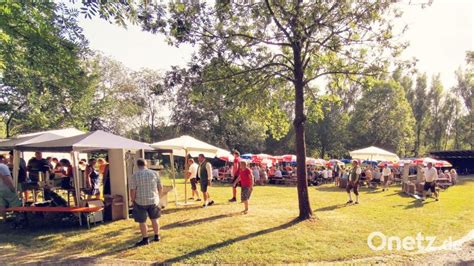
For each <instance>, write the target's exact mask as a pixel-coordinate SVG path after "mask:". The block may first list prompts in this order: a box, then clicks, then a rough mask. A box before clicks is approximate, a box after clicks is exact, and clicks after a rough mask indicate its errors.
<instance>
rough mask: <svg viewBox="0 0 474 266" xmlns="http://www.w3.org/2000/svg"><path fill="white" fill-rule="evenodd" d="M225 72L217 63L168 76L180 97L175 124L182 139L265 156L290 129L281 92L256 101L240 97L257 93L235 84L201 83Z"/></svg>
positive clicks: (276, 89) (275, 87) (169, 85)
mask: <svg viewBox="0 0 474 266" xmlns="http://www.w3.org/2000/svg"><path fill="white" fill-rule="evenodd" d="M221 71H225V69H224V70H223V69H221V68H219V67H216V64H215V62H214V61H212V62H211V63H210V64H209V65H207V66H205V67H204V68H193V69H178V68H175V69H174V70H173V71H170V72H168V74H167V79H166V82H165V86H166V87H167V90H173V89H175V90H174V91H176V94H175V99H173V102H174V105H173V106H172V109H173V114H172V118H171V119H172V122H173V123H174V124H176V125H177V127H178V129H179V131H180V133H181V134H192V135H194V136H197V137H200V138H201V139H204V140H206V141H211V142H213V143H215V144H216V145H219V146H221V147H225V148H228V149H234V148H236V149H239V150H245V151H248V152H256V153H259V152H262V151H263V149H264V140H265V137H266V136H268V135H271V136H273V137H275V138H277V139H279V138H281V137H282V136H283V135H284V134H286V133H287V131H288V128H289V123H288V115H287V113H286V112H284V111H282V110H281V109H280V103H282V102H283V100H282V99H281V98H282V95H281V90H280V88H281V86H278V85H279V84H271V83H269V84H268V86H269V87H268V91H272V92H273V93H274V94H270V93H262V94H260V95H258V97H256V95H255V94H253V93H251V94H246V93H238V92H239V91H240V90H246V89H248V90H253V89H255V88H242V87H241V86H239V84H236V83H234V82H231V81H223V80H219V81H214V82H206V83H202V82H196V80H197V79H198V77H199V76H206V77H208V78H212V77H214V76H218V75H219V74H220V72H221ZM270 87H271V88H272V89H270ZM279 90H280V91H279Z"/></svg>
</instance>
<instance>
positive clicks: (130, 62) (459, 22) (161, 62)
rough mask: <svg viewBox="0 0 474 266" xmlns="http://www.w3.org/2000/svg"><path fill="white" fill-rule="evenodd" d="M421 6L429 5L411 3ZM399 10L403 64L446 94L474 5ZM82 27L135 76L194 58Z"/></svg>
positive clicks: (104, 26)
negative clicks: (413, 62)
mask: <svg viewBox="0 0 474 266" xmlns="http://www.w3.org/2000/svg"><path fill="white" fill-rule="evenodd" d="M408 1H409V0H406V2H408ZM420 1H422V2H427V1H428V0H412V2H420ZM401 7H402V9H403V11H404V15H403V17H402V18H401V20H400V23H401V24H400V25H403V24H405V23H406V24H407V25H408V27H409V28H408V31H407V32H406V33H405V35H404V37H403V38H404V39H405V40H408V41H409V42H410V46H409V47H408V48H407V49H406V50H405V52H404V53H403V55H402V56H403V58H406V59H409V58H413V57H416V58H417V59H418V63H417V69H418V70H419V71H421V72H426V73H427V74H428V76H431V75H433V74H440V75H441V79H442V81H443V84H444V86H445V88H448V89H449V88H451V87H453V86H455V84H456V78H455V75H454V71H455V70H456V69H458V68H459V67H460V66H462V65H464V64H465V55H466V51H468V50H474V0H434V2H433V3H432V5H431V6H429V7H426V8H424V9H422V8H421V7H420V6H419V5H414V4H412V5H408V4H406V3H405V4H402V5H401ZM80 26H82V27H83V29H84V34H85V36H86V37H87V39H88V40H89V42H90V47H91V48H92V49H94V50H98V51H101V52H103V53H104V54H105V55H108V56H111V57H112V58H114V59H116V60H118V61H120V62H122V63H123V64H124V65H125V66H127V67H129V68H131V69H133V70H139V69H141V68H151V69H156V70H161V71H166V70H168V69H170V67H171V66H173V65H179V66H184V65H185V64H186V62H187V61H188V60H189V58H190V56H191V54H192V52H193V47H191V46H189V45H187V46H180V47H179V48H176V47H171V46H169V45H168V44H167V43H166V41H165V38H164V37H163V36H162V35H153V34H151V33H147V32H142V31H141V30H140V28H138V27H136V26H129V27H128V28H127V29H124V28H121V27H119V26H116V25H114V24H110V23H109V22H107V21H104V20H101V19H98V18H93V19H85V18H81V19H80Z"/></svg>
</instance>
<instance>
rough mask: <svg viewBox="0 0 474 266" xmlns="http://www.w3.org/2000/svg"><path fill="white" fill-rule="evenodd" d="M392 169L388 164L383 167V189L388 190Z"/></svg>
mask: <svg viewBox="0 0 474 266" xmlns="http://www.w3.org/2000/svg"><path fill="white" fill-rule="evenodd" d="M391 174H392V171H390V168H388V165H387V164H385V165H384V166H383V169H382V178H383V189H382V191H385V190H388V180H389V179H390V175H391Z"/></svg>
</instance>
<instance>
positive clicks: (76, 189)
mask: <svg viewBox="0 0 474 266" xmlns="http://www.w3.org/2000/svg"><path fill="white" fill-rule="evenodd" d="M71 159H72V168H73V169H74V172H73V178H74V197H75V198H76V204H77V206H74V207H79V206H80V205H81V188H80V187H79V176H80V175H79V167H78V153H77V152H75V151H72V152H71ZM79 225H80V226H82V217H81V214H80V213H79Z"/></svg>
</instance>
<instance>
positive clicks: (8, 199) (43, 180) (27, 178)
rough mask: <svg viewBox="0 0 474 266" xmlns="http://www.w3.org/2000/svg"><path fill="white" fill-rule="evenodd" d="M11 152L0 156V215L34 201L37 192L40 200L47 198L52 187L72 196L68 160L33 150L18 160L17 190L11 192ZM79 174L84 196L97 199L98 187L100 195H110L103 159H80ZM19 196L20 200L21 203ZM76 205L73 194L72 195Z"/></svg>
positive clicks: (71, 171)
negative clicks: (40, 193)
mask: <svg viewBox="0 0 474 266" xmlns="http://www.w3.org/2000/svg"><path fill="white" fill-rule="evenodd" d="M13 156H14V153H13V151H11V152H10V153H9V154H8V157H7V156H6V155H0V171H1V172H0V174H1V180H0V215H1V216H4V214H5V209H7V208H10V207H19V206H21V205H22V204H27V203H28V202H36V201H37V191H39V190H40V189H41V190H43V191H44V194H43V199H44V200H45V201H47V200H51V195H52V194H53V190H52V189H53V188H60V189H63V190H70V191H72V192H73V195H74V191H73V190H74V184H73V176H74V173H73V171H74V170H73V166H72V164H71V162H70V161H69V160H68V159H65V158H63V159H58V158H54V157H46V158H44V157H43V154H42V153H41V152H35V154H34V157H32V158H30V159H29V160H28V162H26V161H25V160H24V159H23V158H20V159H19V169H18V191H19V193H20V194H19V195H17V192H16V191H15V188H14V185H13V180H12V172H13V159H14V157H13ZM78 168H79V174H80V175H81V176H82V180H84V185H83V186H84V187H83V188H82V191H84V192H85V194H87V197H88V199H99V198H100V195H101V190H100V188H103V190H102V194H103V195H107V194H110V173H109V164H108V163H107V161H106V160H105V159H103V158H99V159H97V160H96V159H89V160H86V159H81V160H80V162H79V167H78ZM30 192H33V193H30ZM20 199H22V200H23V201H24V202H23V203H22V202H21V200H20ZM74 203H75V206H77V202H76V197H74Z"/></svg>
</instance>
